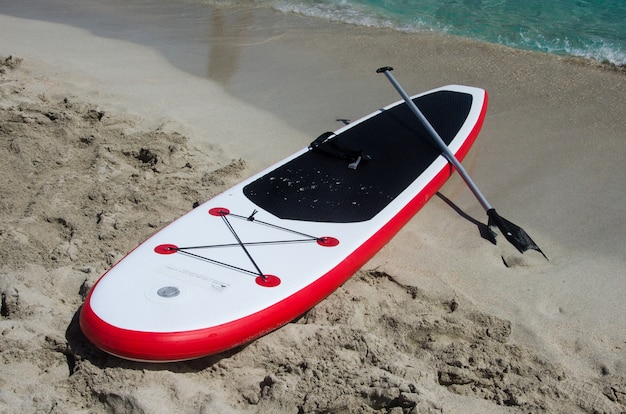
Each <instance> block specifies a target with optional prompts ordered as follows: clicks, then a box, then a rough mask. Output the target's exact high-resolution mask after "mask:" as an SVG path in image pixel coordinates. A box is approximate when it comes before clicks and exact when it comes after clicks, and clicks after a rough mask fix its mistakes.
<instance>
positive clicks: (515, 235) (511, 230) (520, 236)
mask: <svg viewBox="0 0 626 414" xmlns="http://www.w3.org/2000/svg"><path fill="white" fill-rule="evenodd" d="M392 70H393V68H392V67H389V66H386V67H382V68H379V69H377V70H376V73H383V74H385V76H386V77H387V79H389V81H390V82H391V84H392V85H393V86H394V88H396V90H397V91H398V93H399V94H400V96H402V99H404V102H406V104H407V105H408V106H409V108H410V109H411V111H413V113H414V114H415V116H416V117H417V118H418V119H419V120H420V122H421V123H422V125H424V127H425V128H426V130H427V131H428V133H429V134H430V135H431V137H432V138H433V140H434V141H435V143H436V144H437V145H438V146H439V148H440V149H441V151H442V152H443V156H444V157H446V159H447V160H448V162H450V164H452V165H453V166H454V167H455V168H456V170H457V171H458V172H459V174H461V177H463V180H464V181H465V183H466V184H467V186H468V187H469V188H470V190H471V191H472V193H473V194H474V196H475V197H476V198H477V199H478V202H479V203H480V204H481V206H482V207H483V208H484V209H485V211H486V212H487V216H488V217H489V226H497V227H498V228H499V229H500V231H501V232H502V234H503V235H504V237H505V238H506V239H507V240H508V241H509V242H510V243H511V244H512V245H513V246H515V248H516V249H517V250H519V252H520V253H524V252H525V251H526V250H536V251H538V252H539V253H541V254H542V255H543V257H545V258H546V259H548V257H547V256H546V255H545V254H544V253H543V252H542V251H541V249H540V248H539V246H537V244H535V242H534V241H533V239H531V238H530V236H529V235H528V234H527V233H526V232H525V231H524V229H522V228H521V227H519V226H517V225H515V224H513V223H511V222H510V221H508V220H506V219H505V218H503V217H501V216H500V215H498V213H496V209H495V208H493V207H492V206H491V204H490V203H489V201H487V199H486V198H485V196H484V195H483V194H482V193H481V192H480V190H479V189H478V187H477V186H476V184H475V183H474V181H473V180H472V178H471V177H470V176H469V174H468V173H467V171H465V168H463V165H461V162H460V161H459V160H458V159H457V158H456V157H455V156H454V154H453V153H452V151H450V149H449V148H448V146H447V145H446V143H445V142H444V141H443V139H441V137H440V136H439V134H438V133H437V131H435V128H433V126H432V125H431V124H430V122H428V120H427V119H426V117H425V116H424V115H423V114H422V112H421V111H420V110H419V109H418V107H417V106H416V105H415V103H413V101H412V100H411V98H410V97H409V95H407V94H406V92H405V91H404V89H402V87H401V86H400V84H399V83H398V82H397V81H396V79H395V78H394V77H393V75H392V74H391V71H392Z"/></svg>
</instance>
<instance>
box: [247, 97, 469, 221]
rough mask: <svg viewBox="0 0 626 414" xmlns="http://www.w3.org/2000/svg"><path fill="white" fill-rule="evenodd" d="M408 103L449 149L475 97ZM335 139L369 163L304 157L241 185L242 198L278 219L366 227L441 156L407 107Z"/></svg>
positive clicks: (383, 114) (317, 155)
mask: <svg viewBox="0 0 626 414" xmlns="http://www.w3.org/2000/svg"><path fill="white" fill-rule="evenodd" d="M413 101H414V102H415V104H416V105H417V107H418V108H419V109H420V111H421V112H422V113H423V114H424V116H425V117H426V118H427V119H428V121H429V122H430V123H431V125H432V126H433V128H435V130H436V131H437V132H438V133H439V135H440V136H441V138H442V139H443V140H444V141H445V143H446V144H449V143H450V142H451V141H452V139H453V138H454V137H455V136H456V134H457V133H458V132H459V130H460V129H461V127H462V125H463V123H464V122H465V120H466V119H467V116H468V114H469V111H470V108H471V106H472V95H470V94H467V93H462V92H455V91H436V92H432V93H430V94H427V95H424V96H421V97H419V98H416V99H414V100H413ZM332 139H336V140H338V142H339V143H340V145H342V146H344V147H348V148H355V149H358V150H359V151H362V152H364V153H365V154H367V155H369V156H370V157H371V159H370V160H368V161H367V162H365V163H361V164H360V165H359V166H358V167H357V168H356V169H350V168H348V162H347V161H346V160H342V159H339V158H335V157H330V156H327V155H324V154H320V153H317V152H314V151H308V152H306V153H304V154H302V155H300V156H299V157H297V158H295V159H293V160H291V161H289V162H287V163H286V164H283V165H281V166H280V167H278V168H277V169H275V170H273V171H271V172H269V173H268V174H266V175H264V176H262V177H261V178H259V179H257V180H255V181H254V182H252V183H250V184H248V185H247V186H245V187H244V190H243V191H244V194H245V195H246V197H248V199H250V200H251V201H252V202H253V203H255V204H257V205H258V206H259V207H261V208H262V209H264V210H267V211H268V212H270V213H271V214H273V215H275V216H277V217H279V218H281V219H290V220H306V221H313V222H333V223H351V222H360V221H366V220H370V219H371V218H372V217H374V216H375V215H376V214H378V213H379V212H380V211H381V210H382V209H384V208H385V207H386V206H387V205H388V204H389V203H390V202H391V201H393V200H394V199H395V198H396V197H397V196H398V195H399V194H400V193H401V192H402V191H404V190H405V189H406V188H407V187H408V186H409V185H411V183H412V182H413V181H415V179H416V178H417V177H419V175H420V174H421V173H422V172H424V170H426V169H427V168H428V166H429V165H431V164H432V163H433V162H434V161H435V159H436V158H437V157H438V156H439V155H441V150H440V149H439V148H438V147H437V145H436V144H435V143H434V141H433V140H432V139H431V138H430V136H429V134H428V132H427V131H426V129H425V128H424V127H423V126H422V125H421V123H420V121H419V120H418V119H417V117H416V116H415V115H414V114H413V112H411V110H410V109H409V108H408V106H407V105H406V104H405V103H402V104H399V105H396V106H394V107H393V108H391V109H388V110H381V112H380V113H379V114H377V115H375V116H373V117H371V118H368V119H366V120H365V121H363V122H361V123H359V124H356V125H354V126H353V127H351V128H349V129H347V130H345V131H344V132H342V133H340V134H338V135H337V136H335V137H334V138H332Z"/></svg>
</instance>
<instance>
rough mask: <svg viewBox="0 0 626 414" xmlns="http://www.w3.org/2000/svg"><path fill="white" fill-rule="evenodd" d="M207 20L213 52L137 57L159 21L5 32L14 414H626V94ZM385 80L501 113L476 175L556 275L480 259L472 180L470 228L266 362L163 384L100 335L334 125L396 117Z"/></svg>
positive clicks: (438, 208) (452, 195)
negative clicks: (104, 292)
mask: <svg viewBox="0 0 626 414" xmlns="http://www.w3.org/2000/svg"><path fill="white" fill-rule="evenodd" d="M118 6H119V5H118ZM92 7H94V6H93V5H92ZM95 9H97V10H98V11H99V12H100V13H103V11H102V10H105V11H107V12H108V13H113V12H112V11H111V10H109V9H108V8H107V6H106V5H103V6H101V8H95ZM113 9H115V8H113ZM60 10H61V11H63V10H66V9H63V8H60ZM117 10H118V11H117V13H118V14H117V15H116V16H117V17H118V18H119V17H120V15H122V14H123V13H120V11H119V7H118V9H117ZM203 10H206V13H207V19H208V21H207V22H204V21H201V22H200V23H203V24H204V23H206V25H207V26H208V28H206V27H205V29H206V30H205V32H204V34H205V35H206V38H202V39H201V40H197V39H196V41H195V43H194V42H193V41H190V40H189V39H190V38H189V37H187V36H188V33H187V32H186V31H190V30H192V29H190V28H189V27H194V26H193V24H189V25H188V26H189V27H187V26H184V25H183V26H184V27H186V28H185V29H178V30H177V31H176V32H175V33H176V34H177V35H178V36H180V37H182V38H183V39H182V40H180V39H178V40H172V39H173V38H167V39H168V41H169V42H171V44H170V46H169V47H167V46H163V45H164V44H165V45H167V44H169V43H168V42H163V41H162V40H163V39H165V38H166V37H159V36H161V34H160V33H161V32H158V31H156V30H155V33H154V37H155V38H154V39H153V42H154V43H153V44H150V42H146V43H148V45H141V44H140V43H141V42H138V41H136V39H131V40H133V41H126V40H124V39H122V38H123V37H124V36H127V37H132V36H133V33H135V34H136V33H139V32H141V30H140V29H141V27H142V26H141V25H139V29H137V28H135V32H132V33H126V32H125V33H126V34H119V32H124V30H120V27H122V28H127V26H125V25H123V24H122V25H121V26H116V30H112V31H111V33H108V32H106V30H105V29H106V27H107V26H106V25H103V24H101V25H100V26H98V25H94V26H90V28H89V30H90V31H91V32H92V33H88V32H86V31H85V30H84V29H80V28H77V27H70V26H67V25H59V24H53V23H49V22H42V21H39V20H25V19H22V18H17V17H8V16H6V15H0V56H1V57H0V62H1V63H0V159H2V161H3V164H2V166H3V178H4V179H3V180H2V184H0V196H1V198H0V210H1V216H0V259H1V262H0V291H1V292H2V308H1V312H0V314H1V317H0V355H1V357H2V365H0V411H1V412H7V413H12V412H54V413H66V412H72V413H73V412H77V413H78V412H85V413H87V412H89V413H91V412H94V413H97V412H115V413H130V412H132V413H144V412H145V413H170V412H181V413H196V412H206V413H209V412H211V413H221V412H224V413H226V412H229V413H230V412H243V413H248V412H250V413H256V412H259V413H265V412H273V413H282V412H284V413H309V412H353V413H370V412H382V413H385V412H387V413H402V412H404V413H430V412H432V413H441V412H443V413H465V412H476V413H501V412H502V413H508V412H515V413H518V412H519V413H529V412H532V413H538V412H549V413H552V412H556V413H574V412H583V413H624V412H626V364H625V361H626V307H625V305H624V300H623V298H624V296H625V294H626V290H625V288H624V286H625V284H624V276H625V274H626V272H625V269H626V266H625V263H624V258H625V257H626V251H625V247H624V246H625V243H624V234H625V230H626V228H625V227H626V226H625V225H624V218H625V217H626V214H625V213H626V210H625V208H624V205H625V204H624V201H625V196H624V185H623V175H624V165H626V143H625V142H624V132H623V131H625V130H626V116H625V115H626V114H625V109H624V108H626V76H624V74H623V73H621V72H620V71H616V70H612V69H611V68H606V67H602V66H599V65H594V64H590V63H588V62H581V61H576V60H572V59H566V58H557V57H552V56H545V55H541V54H533V53H527V52H520V51H514V50H510V49H506V48H500V47H495V46H487V45H484V44H479V43H473V42H467V41H464V40H460V39H454V38H448V37H440V36H435V35H429V34H414V35H401V34H397V33H394V32H391V31H384V30H382V31H381V30H373V29H363V28H356V27H351V26H344V25H334V24H328V25H325V31H323V32H320V31H315V30H314V28H315V27H316V26H315V25H319V24H320V22H319V21H313V20H310V19H301V18H299V17H296V16H285V15H279V14H276V13H272V12H269V11H266V10H262V9H243V8H241V9H232V8H231V9H228V8H227V9H221V10H218V9H213V8H205V9H203ZM216 10H217V11H216ZM2 12H5V11H2ZM57 13H59V10H57ZM90 13H95V12H93V10H92V11H90ZM163 13H166V12H163ZM167 13H169V11H167ZM14 14H16V15H19V14H18V13H14ZM60 14H62V13H60ZM113 14H115V13H113ZM51 15H52V14H51ZM68 15H71V13H68ZM94 15H98V14H97V13H96V14H93V15H92V14H88V13H85V14H84V15H81V16H79V17H80V18H77V19H76V20H75V21H74V23H72V24H73V25H75V26H81V25H85V26H86V24H85V22H86V21H88V22H90V23H92V22H91V21H90V20H89V19H90V18H92V17H93V16H94ZM194 16H196V17H195V18H196V20H194V21H195V22H196V24H199V23H198V21H197V19H200V18H198V17H197V15H194ZM22 17H24V16H22ZM125 18H126V19H127V20H129V21H131V20H132V18H133V13H130V12H129V13H127V14H125ZM181 19H182V17H181ZM50 20H55V19H53V18H50ZM155 20H158V19H156V18H155ZM200 20H201V19H200ZM116 21H117V22H118V23H119V20H116ZM224 21H226V22H228V24H226V25H220V24H221V22H224ZM65 23H68V22H65ZM135 23H136V22H135ZM188 23H189V22H188ZM125 24H128V22H127V23H125ZM164 26H165V27H166V28H168V27H169V29H170V30H171V29H172V27H171V26H167V25H164ZM180 27H182V26H180ZM220 27H221V28H222V29H220ZM224 27H227V28H230V29H229V31H228V33H224V30H225V29H223V28H224ZM112 32H116V33H117V35H116V36H113V35H112ZM166 32H167V31H166ZM94 33H95V35H94ZM167 33H169V32H167ZM184 45H188V49H184V48H183V51H181V46H184ZM174 50H175V51H176V53H174V52H173V51H174ZM418 52H419V53H418ZM11 54H12V55H13V57H12V58H9V55H11ZM20 58H23V59H24V60H23V61H21V60H20ZM198 62H204V63H203V64H204V65H205V66H204V69H202V70H198V69H197V68H199V67H201V66H202V65H201V64H199V63H198ZM387 64H390V65H393V66H395V67H396V69H397V70H396V72H397V73H396V77H397V78H398V79H399V80H400V81H401V82H402V83H403V84H404V86H405V88H406V89H407V90H409V91H411V92H418V91H422V90H425V89H428V88H430V87H435V86H439V85H441V84H446V83H465V84H470V85H475V86H481V87H484V88H486V89H487V90H488V91H489V93H490V98H491V103H490V109H489V112H488V114H487V119H486V123H485V126H484V128H483V133H482V134H481V136H480V137H479V140H478V141H477V144H476V145H475V147H474V148H473V149H472V151H471V152H470V154H469V156H468V157H467V159H466V161H465V165H466V168H468V169H469V171H470V173H471V174H472V176H473V177H474V178H475V179H476V181H477V182H478V183H479V185H480V187H481V188H482V189H483V191H484V192H485V193H486V194H487V196H488V198H489V199H490V200H491V201H492V202H493V204H494V205H496V206H497V207H498V209H499V211H500V212H501V213H502V214H503V215H504V216H505V217H507V218H509V219H511V220H513V221H515V222H516V223H518V224H521V225H522V226H523V227H524V228H525V229H526V230H527V231H528V232H529V233H530V234H531V235H532V236H533V237H534V238H535V240H536V241H537V242H538V243H539V245H540V246H541V247H542V248H543V249H544V251H545V252H546V254H547V255H548V256H549V257H550V261H549V262H547V261H545V260H544V259H543V258H542V257H541V256H539V255H536V254H534V253H532V252H530V253H526V254H524V255H520V254H518V253H517V252H515V251H513V250H512V248H510V247H508V246H507V245H506V243H504V242H500V243H499V244H498V245H497V246H493V245H491V244H489V243H487V242H486V241H484V240H483V239H481V238H480V237H479V235H478V231H477V230H476V226H475V225H474V224H473V223H472V222H471V220H469V219H467V218H464V217H463V216H462V215H461V214H459V213H457V210H458V211H460V212H461V213H463V214H466V215H469V216H470V217H472V218H476V219H479V220H484V219H483V217H484V214H483V213H482V211H481V210H480V207H479V206H477V204H476V202H475V200H473V199H472V197H471V195H469V194H468V191H467V190H466V189H465V188H464V185H463V184H462V182H461V181H460V179H459V178H458V177H454V178H453V179H451V180H450V182H449V183H447V184H446V186H444V188H443V189H442V190H441V195H442V196H444V197H446V198H447V199H449V200H451V202H452V203H453V206H451V205H449V204H448V203H446V202H445V201H444V199H443V198H434V199H433V200H432V201H431V202H430V203H428V204H427V205H426V207H425V208H424V209H423V210H422V211H421V212H420V213H419V214H418V215H417V216H416V218H415V219H414V220H413V221H412V222H411V223H409V225H408V226H407V227H406V228H405V229H404V230H403V231H402V232H401V233H400V234H399V235H398V236H397V237H396V238H395V239H394V240H392V242H390V243H389V244H388V245H387V246H386V247H385V248H384V249H383V250H382V251H381V252H380V253H379V254H378V255H377V256H376V257H375V258H374V259H372V260H371V261H370V263H368V264H367V265H366V266H365V267H364V268H363V269H362V270H361V271H359V272H358V273H357V274H356V275H355V276H354V277H353V278H352V279H350V280H349V281H348V282H347V283H346V284H344V285H343V286H342V287H341V288H340V289H338V290H337V292H335V293H334V294H333V295H331V296H330V297H329V298H327V299H326V300H325V301H323V302H322V303H320V304H319V305H318V306H316V307H315V308H314V309H312V310H311V311H309V312H308V313H306V314H305V315H303V316H302V317H301V318H300V319H299V320H297V321H294V322H293V323H290V324H288V325H286V326H285V327H283V328H281V329H279V330H277V331H275V332H273V333H272V334H269V335H267V336H265V337H263V338H261V339H259V340H257V341H255V342H253V343H251V344H249V345H248V346H245V347H242V348H239V349H236V350H233V351H232V352H228V353H226V354H223V355H218V356H215V357H209V358H204V359H200V360H196V361H190V362H183V363H176V364H164V365H156V364H141V363H134V362H128V361H124V360H121V359H118V358H115V357H112V356H108V355H106V354H104V353H103V352H101V351H99V350H98V349H96V348H94V347H93V346H92V345H91V344H90V343H89V342H88V341H87V340H86V339H85V338H84V336H83V335H82V334H81V332H80V330H79V328H78V325H77V322H76V317H77V314H78V310H79V308H80V306H81V304H82V301H83V300H84V295H85V294H86V291H87V289H88V288H89V287H90V286H91V285H93V283H94V282H95V281H96V280H97V278H98V277H99V276H100V275H101V273H102V272H103V271H104V270H105V269H106V268H107V267H109V266H110V265H111V264H113V263H114V262H115V261H116V260H118V259H119V258H120V257H122V255H123V254H124V253H126V252H127V251H128V250H130V249H131V248H133V247H134V246H135V245H136V244H137V243H139V242H140V241H142V240H143V239H144V238H145V237H147V236H148V235H150V234H151V233H153V232H154V231H156V230H158V229H159V228H160V227H162V226H163V225H165V224H166V223H168V222H170V221H171V220H173V219H175V218H176V217H178V216H180V215H181V214H182V213H183V212H185V211H187V210H189V209H190V208H192V206H193V205H194V203H196V202H202V201H204V200H206V199H208V198H210V197H211V196H212V195H215V194H217V193H218V192H220V191H222V190H224V189H226V188H228V187H229V186H230V185H232V184H233V183H235V182H237V181H239V180H241V179H242V178H244V177H246V176H249V175H250V174H252V173H253V172H256V171H258V169H259V168H261V167H263V166H266V165H268V164H271V163H273V162H275V161H277V160H279V159H280V158H281V157H283V156H285V155H287V154H289V153H290V152H292V151H293V150H295V149H297V148H299V147H302V146H304V145H306V144H307V143H308V142H309V141H310V140H312V139H313V138H314V137H315V136H317V134H319V133H320V132H323V131H325V130H327V129H334V128H336V127H337V126H339V125H338V123H337V122H336V121H335V120H336V119H339V118H348V119H354V118H356V117H358V116H361V115H364V114H367V113H369V112H371V111H372V110H374V109H376V108H377V107H379V106H382V105H384V104H387V103H390V102H392V101H395V100H397V99H398V98H397V96H395V94H394V93H393V91H392V90H391V88H390V86H389V85H388V84H386V81H385V80H384V79H381V78H380V77H377V75H375V74H374V73H373V71H374V70H375V69H376V67H378V66H383V65H387ZM199 72H200V73H199ZM378 76H380V75H378ZM452 207H454V208H452ZM505 264H506V265H507V266H505Z"/></svg>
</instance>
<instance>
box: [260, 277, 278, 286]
mask: <svg viewBox="0 0 626 414" xmlns="http://www.w3.org/2000/svg"><path fill="white" fill-rule="evenodd" d="M255 282H256V284H257V285H259V286H263V287H276V286H278V285H280V278H279V277H278V276H274V275H263V276H257V278H256V279H255Z"/></svg>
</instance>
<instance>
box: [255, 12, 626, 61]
mask: <svg viewBox="0 0 626 414" xmlns="http://www.w3.org/2000/svg"><path fill="white" fill-rule="evenodd" d="M261 2H263V3H269V4H271V6H272V7H274V8H275V9H277V10H280V11H284V12H295V13H300V14H305V15H308V16H315V17H320V18H326V19H330V20H336V21H343V22H346V23H352V24H357V25H364V26H376V27H390V28H394V29H396V30H401V31H441V32H446V33H449V34H453V35H459V36H463V37H468V38H471V39H475V40H479V41H485V42H491V43H499V44H504V45H507V46H511V47H516V48H521V49H529V50H535V51H542V52H547V53H554V54H561V55H573V56H582V57H587V58H592V59H596V60H599V61H608V62H611V63H614V64H617V65H624V64H626V0H261Z"/></svg>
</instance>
